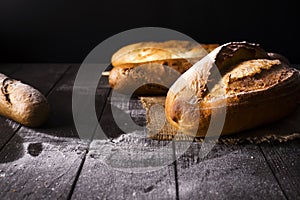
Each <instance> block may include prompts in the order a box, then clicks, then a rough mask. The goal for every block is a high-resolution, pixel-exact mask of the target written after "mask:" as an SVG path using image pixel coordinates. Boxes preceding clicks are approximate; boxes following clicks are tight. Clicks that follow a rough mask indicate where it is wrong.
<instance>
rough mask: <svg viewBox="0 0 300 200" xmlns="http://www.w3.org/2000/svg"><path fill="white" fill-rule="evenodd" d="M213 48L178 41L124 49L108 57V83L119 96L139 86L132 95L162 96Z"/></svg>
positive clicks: (130, 46) (214, 45)
mask: <svg viewBox="0 0 300 200" xmlns="http://www.w3.org/2000/svg"><path fill="white" fill-rule="evenodd" d="M217 46H218V45H217V44H198V43H196V42H191V41H178V40H171V41H166V42H141V43H136V44H132V45H128V46H125V47H123V48H121V49H120V50H119V51H117V52H116V53H115V54H114V55H113V56H112V60H111V62H112V65H113V66H114V67H113V69H112V70H111V71H110V74H109V83H110V85H111V87H112V88H113V89H114V90H117V91H119V92H122V93H128V92H131V91H130V89H129V88H136V87H137V86H141V87H139V88H138V89H137V90H136V91H135V94H148V95H151V94H166V93H167V91H168V87H170V86H171V84H172V83H173V82H174V81H175V80H176V79H177V78H178V77H179V75H180V74H182V73H184V72H185V71H186V70H188V69H189V68H190V67H191V66H192V65H193V64H194V63H196V62H197V61H198V60H200V59H201V58H203V57H204V56H205V55H207V54H208V53H209V52H211V51H212V50H213V49H215V48H216V47H217ZM159 65H161V66H159ZM163 66H164V67H163ZM168 67H169V68H170V69H167V68H168ZM137 68H139V69H137ZM145 81H147V82H145ZM142 84H143V85H142ZM163 85H164V86H165V87H164V86H163Z"/></svg>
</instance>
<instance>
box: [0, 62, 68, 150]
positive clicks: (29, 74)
mask: <svg viewBox="0 0 300 200" xmlns="http://www.w3.org/2000/svg"><path fill="white" fill-rule="evenodd" d="M7 66H8V67H7V70H6V72H7V73H8V74H9V72H8V69H10V70H11V72H15V73H12V74H10V77H11V78H14V79H18V80H21V81H23V82H26V83H28V84H30V85H32V86H33V87H36V88H37V89H39V90H40V91H41V92H42V93H44V94H46V93H47V92H49V91H50V90H51V88H52V87H53V86H54V85H55V83H56V82H57V80H58V79H59V78H60V77H61V75H62V74H63V73H64V72H65V71H66V69H67V67H68V65H67V64H61V65H59V64H23V65H22V66H18V67H14V66H16V65H12V67H11V66H10V65H7ZM16 69H18V71H16ZM19 127H20V126H19V124H18V123H16V122H14V121H12V120H9V119H5V118H4V117H0V149H2V147H3V146H4V145H5V144H6V143H7V142H8V140H9V139H10V138H11V137H12V136H13V134H14V133H15V132H16V130H17V129H18V128H19Z"/></svg>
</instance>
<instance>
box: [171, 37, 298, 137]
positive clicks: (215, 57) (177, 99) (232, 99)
mask: <svg viewBox="0 0 300 200" xmlns="http://www.w3.org/2000/svg"><path fill="white" fill-rule="evenodd" d="M214 66H216V67H214ZM216 69H218V70H219V72H220V76H219V77H218V76H217V75H216V74H217V71H218V70H216ZM211 82H212V83H211ZM209 84H210V88H209V87H208V85H209ZM299 85H300V75H299V71H298V70H296V69H294V68H291V67H290V66H289V65H288V64H286V63H284V62H282V61H280V60H279V59H273V58H271V57H270V56H269V55H268V53H267V52H265V51H264V50H263V49H262V48H260V47H259V45H257V44H251V43H247V42H232V43H227V44H224V45H222V46H220V47H218V48H216V49H215V50H214V51H212V52H211V53H210V54H208V55H207V57H205V58H204V59H202V60H201V61H200V62H198V63H196V64H195V65H194V66H193V67H191V68H190V69H189V70H188V71H186V72H185V73H184V74H183V75H182V76H181V77H180V78H179V79H178V80H177V81H176V82H175V83H174V84H173V85H172V87H171V88H170V90H169V92H168V94H167V98H166V103H165V110H166V117H167V120H168V121H169V122H170V123H171V124H172V125H173V126H175V127H176V128H177V129H179V130H181V131H182V132H183V133H185V134H188V135H193V136H194V134H195V132H196V133H197V134H196V136H198V137H203V136H205V135H206V134H207V130H208V128H209V126H210V121H211V117H212V113H214V114H215V116H214V117H216V119H217V118H218V116H221V115H222V114H224V112H226V113H225V114H226V118H225V123H224V126H223V129H222V132H221V134H222V135H226V134H232V133H237V132H239V131H242V130H246V129H250V128H253V127H256V126H259V125H262V124H265V123H269V122H272V121H275V120H278V119H280V118H282V117H284V116H286V115H287V114H288V113H290V112H291V111H292V110H293V109H294V108H295V107H296V105H297V98H298V96H299V90H300V88H299ZM224 106H225V107H226V108H225V109H224ZM212 123H214V121H212ZM214 134H216V135H218V134H219V133H214ZM212 135H213V134H212Z"/></svg>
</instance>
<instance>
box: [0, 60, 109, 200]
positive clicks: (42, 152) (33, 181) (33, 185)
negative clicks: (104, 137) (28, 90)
mask: <svg viewBox="0 0 300 200" xmlns="http://www.w3.org/2000/svg"><path fill="white" fill-rule="evenodd" d="M77 69H78V65H77V66H75V67H71V68H69V69H68V71H67V72H66V73H65V74H64V76H63V77H62V78H60V80H59V82H58V83H57V84H56V86H55V87H54V89H53V90H52V91H51V92H50V93H49V95H48V101H49V103H50V105H51V110H52V113H51V116H50V119H49V120H48V122H47V123H46V125H44V126H43V127H41V128H38V129H30V128H26V127H22V128H21V129H20V130H19V131H18V132H17V133H16V134H15V135H14V137H13V138H12V139H11V141H10V142H9V143H8V144H7V145H6V146H5V148H4V149H3V150H2V151H1V153H0V163H1V164H0V170H1V174H2V176H3V177H1V180H3V181H0V188H1V190H0V196H1V197H3V198H5V199H36V198H46V199H68V198H69V195H70V193H71V192H72V190H73V187H74V186H73V185H74V182H75V180H76V177H77V174H78V171H79V169H80V167H81V164H82V161H83V159H84V157H85V154H86V152H87V148H88V141H83V140H80V139H79V138H78V134H77V132H76V129H75V127H74V122H73V118H72V112H71V107H72V87H73V82H74V79H75V77H76V73H77ZM35 70H37V71H38V70H39V69H38V68H36V69H35ZM40 70H45V68H44V69H40ZM40 73H42V72H40ZM33 74H37V75H38V74H39V73H38V72H36V73H33ZM26 77H27V79H28V81H30V78H31V77H30V75H27V76H26ZM51 78H52V77H51V76H49V77H48V78H46V77H44V80H43V82H41V84H44V82H45V83H46V84H48V83H47V80H49V79H51ZM27 79H26V80H27ZM37 86H38V85H37ZM38 87H40V89H41V90H43V88H45V86H43V85H40V86H38ZM103 92H104V93H103V94H102V96H101V95H100V96H101V97H103V101H105V99H106V96H105V94H106V95H107V94H108V91H107V92H106V93H105V91H103ZM98 100H99V98H98ZM12 152H13V154H12Z"/></svg>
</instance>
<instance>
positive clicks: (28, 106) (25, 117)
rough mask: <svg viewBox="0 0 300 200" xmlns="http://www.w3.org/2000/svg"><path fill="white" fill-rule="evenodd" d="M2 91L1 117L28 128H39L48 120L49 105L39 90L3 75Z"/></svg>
mask: <svg viewBox="0 0 300 200" xmlns="http://www.w3.org/2000/svg"><path fill="white" fill-rule="evenodd" d="M0 89H1V90H0V115H2V116H4V117H7V118H9V119H12V120H14V121H16V122H18V123H20V124H23V125H25V126H28V127H38V126H40V125H42V124H43V123H44V122H45V121H46V120H47V118H48V116H49V111H50V108H49V104H48V102H47V99H46V98H45V97H44V95H42V94H41V93H40V92H39V91H38V90H36V89H34V88H33V87H31V86H29V85H26V84H24V83H21V82H20V81H17V80H14V79H11V78H9V77H7V76H5V75H4V74H1V73H0Z"/></svg>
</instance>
